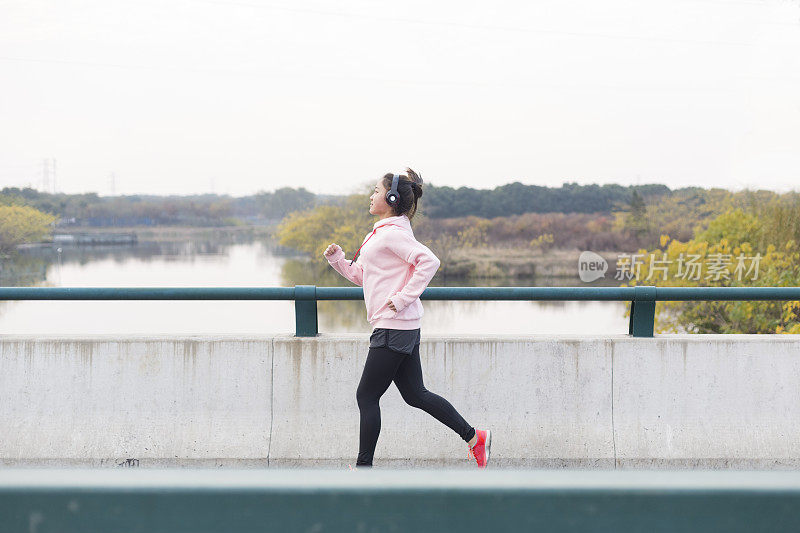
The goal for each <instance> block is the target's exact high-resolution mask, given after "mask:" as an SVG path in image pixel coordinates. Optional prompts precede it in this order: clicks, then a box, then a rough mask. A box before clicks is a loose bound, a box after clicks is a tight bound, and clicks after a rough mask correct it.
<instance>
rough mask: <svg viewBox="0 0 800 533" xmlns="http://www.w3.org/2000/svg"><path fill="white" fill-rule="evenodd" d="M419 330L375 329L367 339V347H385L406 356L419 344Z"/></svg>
mask: <svg viewBox="0 0 800 533" xmlns="http://www.w3.org/2000/svg"><path fill="white" fill-rule="evenodd" d="M419 329H420V328H417V329H390V328H375V329H374V330H372V335H370V337H369V347H370V348H384V347H386V348H389V349H390V350H394V351H395V352H399V353H403V354H406V355H408V354H410V353H411V352H412V351H413V350H414V346H416V345H417V344H419V339H420V331H419Z"/></svg>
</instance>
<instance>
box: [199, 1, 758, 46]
mask: <svg viewBox="0 0 800 533" xmlns="http://www.w3.org/2000/svg"><path fill="white" fill-rule="evenodd" d="M193 1H194V2H201V3H205V4H217V5H227V6H241V7H254V8H257V9H274V10H279V11H289V12H295V13H311V14H316V15H327V16H337V17H348V18H363V19H369V20H377V21H380V22H401V23H409V24H422V25H429V26H451V27H457V28H467V29H476V30H490V31H507V32H518V33H545V34H555V35H570V36H575V37H597V38H602V39H619V40H635V41H654V42H668V43H691V44H713V45H723V46H744V47H750V46H754V44H752V43H739V42H730V41H705V40H693V39H673V38H670V37H641V36H630V35H609V34H603V33H590V32H576V31H567V30H551V29H543V28H522V27H514V26H491V25H484V24H469V23H462V22H450V21H430V20H422V19H411V18H401V17H382V16H376V15H368V14H362V13H351V12H343V11H329V10H321V9H311V8H299V7H285V6H275V5H271V4H254V3H250V2H226V1H222V0H193Z"/></svg>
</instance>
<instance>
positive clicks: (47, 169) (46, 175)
mask: <svg viewBox="0 0 800 533" xmlns="http://www.w3.org/2000/svg"><path fill="white" fill-rule="evenodd" d="M51 176H52V178H53V193H54V194H55V192H56V158H55V157H45V158H44V159H42V191H43V192H49V189H50V177H51Z"/></svg>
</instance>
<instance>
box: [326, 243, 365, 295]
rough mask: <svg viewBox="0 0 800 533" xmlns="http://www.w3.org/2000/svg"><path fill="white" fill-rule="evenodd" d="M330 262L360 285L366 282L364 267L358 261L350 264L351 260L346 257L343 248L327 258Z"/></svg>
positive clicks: (343, 274)
mask: <svg viewBox="0 0 800 533" xmlns="http://www.w3.org/2000/svg"><path fill="white" fill-rule="evenodd" d="M327 259H328V263H330V265H331V266H332V267H333V268H334V269H335V270H336V272H338V273H339V274H341V275H342V276H344V277H346V278H347V279H349V280H350V281H352V282H353V283H355V284H356V285H358V286H363V284H364V267H362V266H361V265H360V264H359V263H358V261H356V262H355V263H353V264H352V265H351V264H350V261H348V260H347V259H345V257H344V251H342V249H341V248H339V249H338V250H336V252H334V253H333V254H331V256H330V257H328V258H327Z"/></svg>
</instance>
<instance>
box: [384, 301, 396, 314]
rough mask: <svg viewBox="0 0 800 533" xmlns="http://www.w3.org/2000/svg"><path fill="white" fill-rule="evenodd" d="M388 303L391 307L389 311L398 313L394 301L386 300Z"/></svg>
mask: <svg viewBox="0 0 800 533" xmlns="http://www.w3.org/2000/svg"><path fill="white" fill-rule="evenodd" d="M386 303H387V304H388V305H389V309H391V310H392V311H394V312H395V313H396V312H397V309H395V307H394V303H392V300H391V299H387V300H386Z"/></svg>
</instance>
